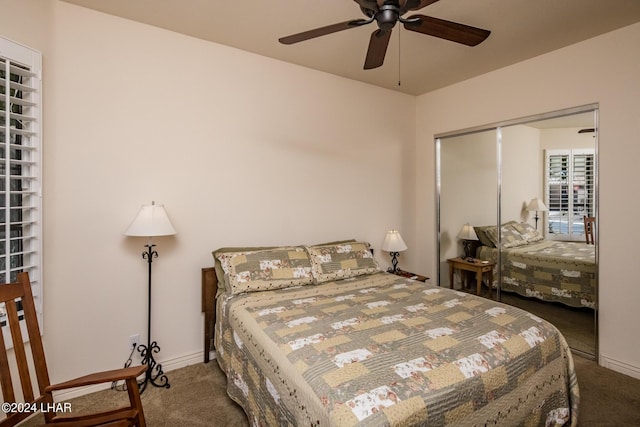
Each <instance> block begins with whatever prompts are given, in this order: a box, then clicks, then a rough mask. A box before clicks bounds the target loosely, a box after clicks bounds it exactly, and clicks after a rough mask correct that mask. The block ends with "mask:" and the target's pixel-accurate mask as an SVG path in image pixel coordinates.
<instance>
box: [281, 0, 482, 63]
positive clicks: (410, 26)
mask: <svg viewBox="0 0 640 427" xmlns="http://www.w3.org/2000/svg"><path fill="white" fill-rule="evenodd" d="M353 1H355V2H356V3H358V4H359V5H360V10H361V11H362V13H364V15H365V16H366V17H367V18H366V19H353V20H350V21H345V22H340V23H338V24H333V25H327V26H325V27H320V28H316V29H313V30H309V31H304V32H302V33H298V34H293V35H290V36H287V37H282V38H280V39H279V41H280V43H283V44H294V43H298V42H301V41H305V40H309V39H313V38H316V37H320V36H325V35H327V34H331V33H336V32H338V31H343V30H348V29H350V28H356V27H361V26H363V25H367V24H370V23H372V22H373V21H376V23H377V25H378V29H377V30H375V31H374V32H373V33H372V34H371V39H370V41H369V48H368V50H367V56H366V59H365V62H364V69H365V70H370V69H372V68H377V67H379V66H381V65H382V64H383V63H384V56H385V54H386V52H387V46H388V45H389V39H390V38H391V31H392V30H393V27H395V25H396V23H397V22H398V21H399V22H401V23H402V24H404V28H405V29H407V30H409V31H415V32H417V33H422V34H426V35H429V36H434V37H439V38H441V39H446V40H450V41H453V42H456V43H461V44H464V45H467V46H476V45H478V44H480V43H481V42H483V41H484V40H485V39H486V38H487V37H489V34H491V31H488V30H483V29H481V28H476V27H471V26H469V25H464V24H459V23H457V22H451V21H445V20H444V19H439V18H433V17H431V16H425V15H412V16H409V17H406V18H405V17H404V16H403V15H404V14H405V13H407V12H408V11H410V10H418V9H422V8H423V7H426V6H429V5H430V4H432V3H435V2H437V1H438V0H353Z"/></svg>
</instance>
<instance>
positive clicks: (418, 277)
mask: <svg viewBox="0 0 640 427" xmlns="http://www.w3.org/2000/svg"><path fill="white" fill-rule="evenodd" d="M389 273H393V274H395V275H396V276H401V277H406V278H408V279H413V280H419V281H420V282H426V281H427V280H429V278H428V277H426V276H421V275H419V274H415V273H411V272H409V271H404V270H400V269H397V270H396V271H390V272H389Z"/></svg>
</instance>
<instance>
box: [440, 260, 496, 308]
mask: <svg viewBox="0 0 640 427" xmlns="http://www.w3.org/2000/svg"><path fill="white" fill-rule="evenodd" d="M447 262H448V263H449V287H450V288H451V289H453V273H454V271H455V270H460V272H462V271H471V272H473V273H475V275H476V295H480V292H481V290H482V277H483V276H484V274H485V273H487V276H488V280H487V287H488V288H489V299H491V288H492V284H493V267H494V266H495V265H496V263H495V262H491V261H483V260H479V259H474V260H473V261H467V260H466V259H462V258H451V259H448V260H447ZM462 282H463V286H465V287H466V280H462Z"/></svg>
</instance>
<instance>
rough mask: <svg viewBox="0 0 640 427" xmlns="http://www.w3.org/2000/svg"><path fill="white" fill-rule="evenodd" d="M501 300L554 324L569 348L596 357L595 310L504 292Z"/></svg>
mask: <svg viewBox="0 0 640 427" xmlns="http://www.w3.org/2000/svg"><path fill="white" fill-rule="evenodd" d="M494 297H495V295H494ZM500 299H501V301H502V302H504V303H506V304H509V305H513V306H514V307H519V308H522V309H524V310H526V311H528V312H530V313H533V314H535V315H537V316H539V317H541V318H543V319H545V320H547V321H549V322H551V323H553V325H554V326H555V327H556V328H558V330H559V331H560V332H562V335H564V337H565V339H566V340H567V343H568V344H569V347H571V348H572V349H574V350H578V351H582V352H583V353H586V354H590V355H594V356H595V354H596V334H595V320H594V316H595V314H594V311H593V309H590V308H576V307H569V306H567V305H564V304H561V303H558V302H547V301H541V300H539V299H536V298H524V297H521V296H520V295H517V294H514V293H509V292H502V294H501V295H500Z"/></svg>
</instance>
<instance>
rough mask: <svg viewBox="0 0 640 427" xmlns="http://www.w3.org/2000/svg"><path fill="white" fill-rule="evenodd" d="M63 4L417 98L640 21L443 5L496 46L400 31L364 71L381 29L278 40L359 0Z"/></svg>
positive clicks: (634, 5) (623, 1)
mask: <svg viewBox="0 0 640 427" xmlns="http://www.w3.org/2000/svg"><path fill="white" fill-rule="evenodd" d="M64 1H66V2H67V3H73V4H76V5H80V6H84V7H87V8H91V9H95V10H97V11H101V12H105V13H108V14H112V15H115V16H119V17H122V18H126V19H130V20H133V21H138V22H142V23H145V24H149V25H153V26H156V27H160V28H165V29H167V30H171V31H175V32H178V33H183V34H186V35H189V36H193V37H197V38H201V39H205V40H210V41H213V42H216V43H220V44H223V45H228V46H232V47H235V48H238V49H242V50H245V51H248V52H253V53H256V54H259V55H263V56H267V57H271V58H276V59H280V60H282V61H286V62H290V63H294V64H299V65H302V66H304V67H308V68H312V69H316V70H321V71H326V72H328V73H332V74H336V75H339V76H343V77H347V78H350V79H353V80H358V81H362V82H365V83H370V84H373V85H377V86H381V87H385V88H388V89H391V90H397V91H400V92H404V93H408V94H412V95H419V94H422V93H426V92H429V91H431V90H434V89H437V88H441V87H444V86H448V85H450V84H453V83H456V82H459V81H462V80H466V79H469V78H471V77H474V76H477V75H480V74H484V73H487V72H489V71H492V70H496V69H498V68H502V67H505V66H508V65H510V64H514V63H516V62H520V61H523V60H525V59H528V58H532V57H534V56H538V55H541V54H544V53H546V52H550V51H552V50H556V49H559V48H561V47H564V46H568V45H570V44H573V43H576V42H579V41H582V40H586V39H588V38H591V37H595V36H597V35H600V34H603V33H605V32H608V31H612V30H614V29H617V28H621V27H624V26H627V25H631V24H633V23H635V22H639V21H640V0H440V1H438V2H436V3H434V4H432V5H430V6H427V7H425V8H423V9H421V10H419V11H415V13H420V14H423V15H428V16H434V17H437V18H441V19H446V20H450V21H456V22H460V23H463V24H467V25H471V26H474V27H480V28H484V29H487V30H490V31H491V35H490V36H489V38H488V39H487V40H485V41H484V42H483V43H481V44H480V45H478V46H476V47H468V46H464V45H459V44H457V43H453V42H450V41H446V40H442V39H438V38H435V37H430V36H427V35H424V34H419V33H415V32H412V31H407V30H405V29H404V28H403V27H402V26H401V25H396V27H395V28H394V30H393V35H392V38H391V41H390V43H389V48H388V51H387V55H386V58H385V63H384V65H383V66H382V67H380V68H376V69H373V70H363V64H364V58H365V53H366V51H367V46H368V44H369V37H370V34H371V33H372V32H373V31H374V30H375V29H376V28H377V27H376V25H375V23H372V24H370V25H366V26H363V27H359V28H354V29H349V30H346V31H341V32H338V33H334V34H330V35H326V36H323V37H319V38H316V39H312V40H307V41H304V42H301V43H297V44H293V45H288V46H287V45H283V44H281V43H279V42H278V38H280V37H283V36H287V35H291V34H296V33H299V32H302V31H306V30H310V29H315V28H318V27H322V26H325V25H329V24H335V23H338V22H343V21H347V20H350V19H360V18H363V17H364V15H363V14H362V13H361V11H360V7H359V5H358V4H357V3H356V2H355V1H352V0H248V1H239V0H227V1H222V0H162V1H158V0H64ZM380 1H382V0H380ZM413 13H414V12H409V13H407V14H406V15H405V17H406V16H411V15H412V14H413ZM639 45H640V43H639ZM594 60H597V58H595V59H594ZM256 72H259V70H256ZM399 81H400V85H398V82H399Z"/></svg>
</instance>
